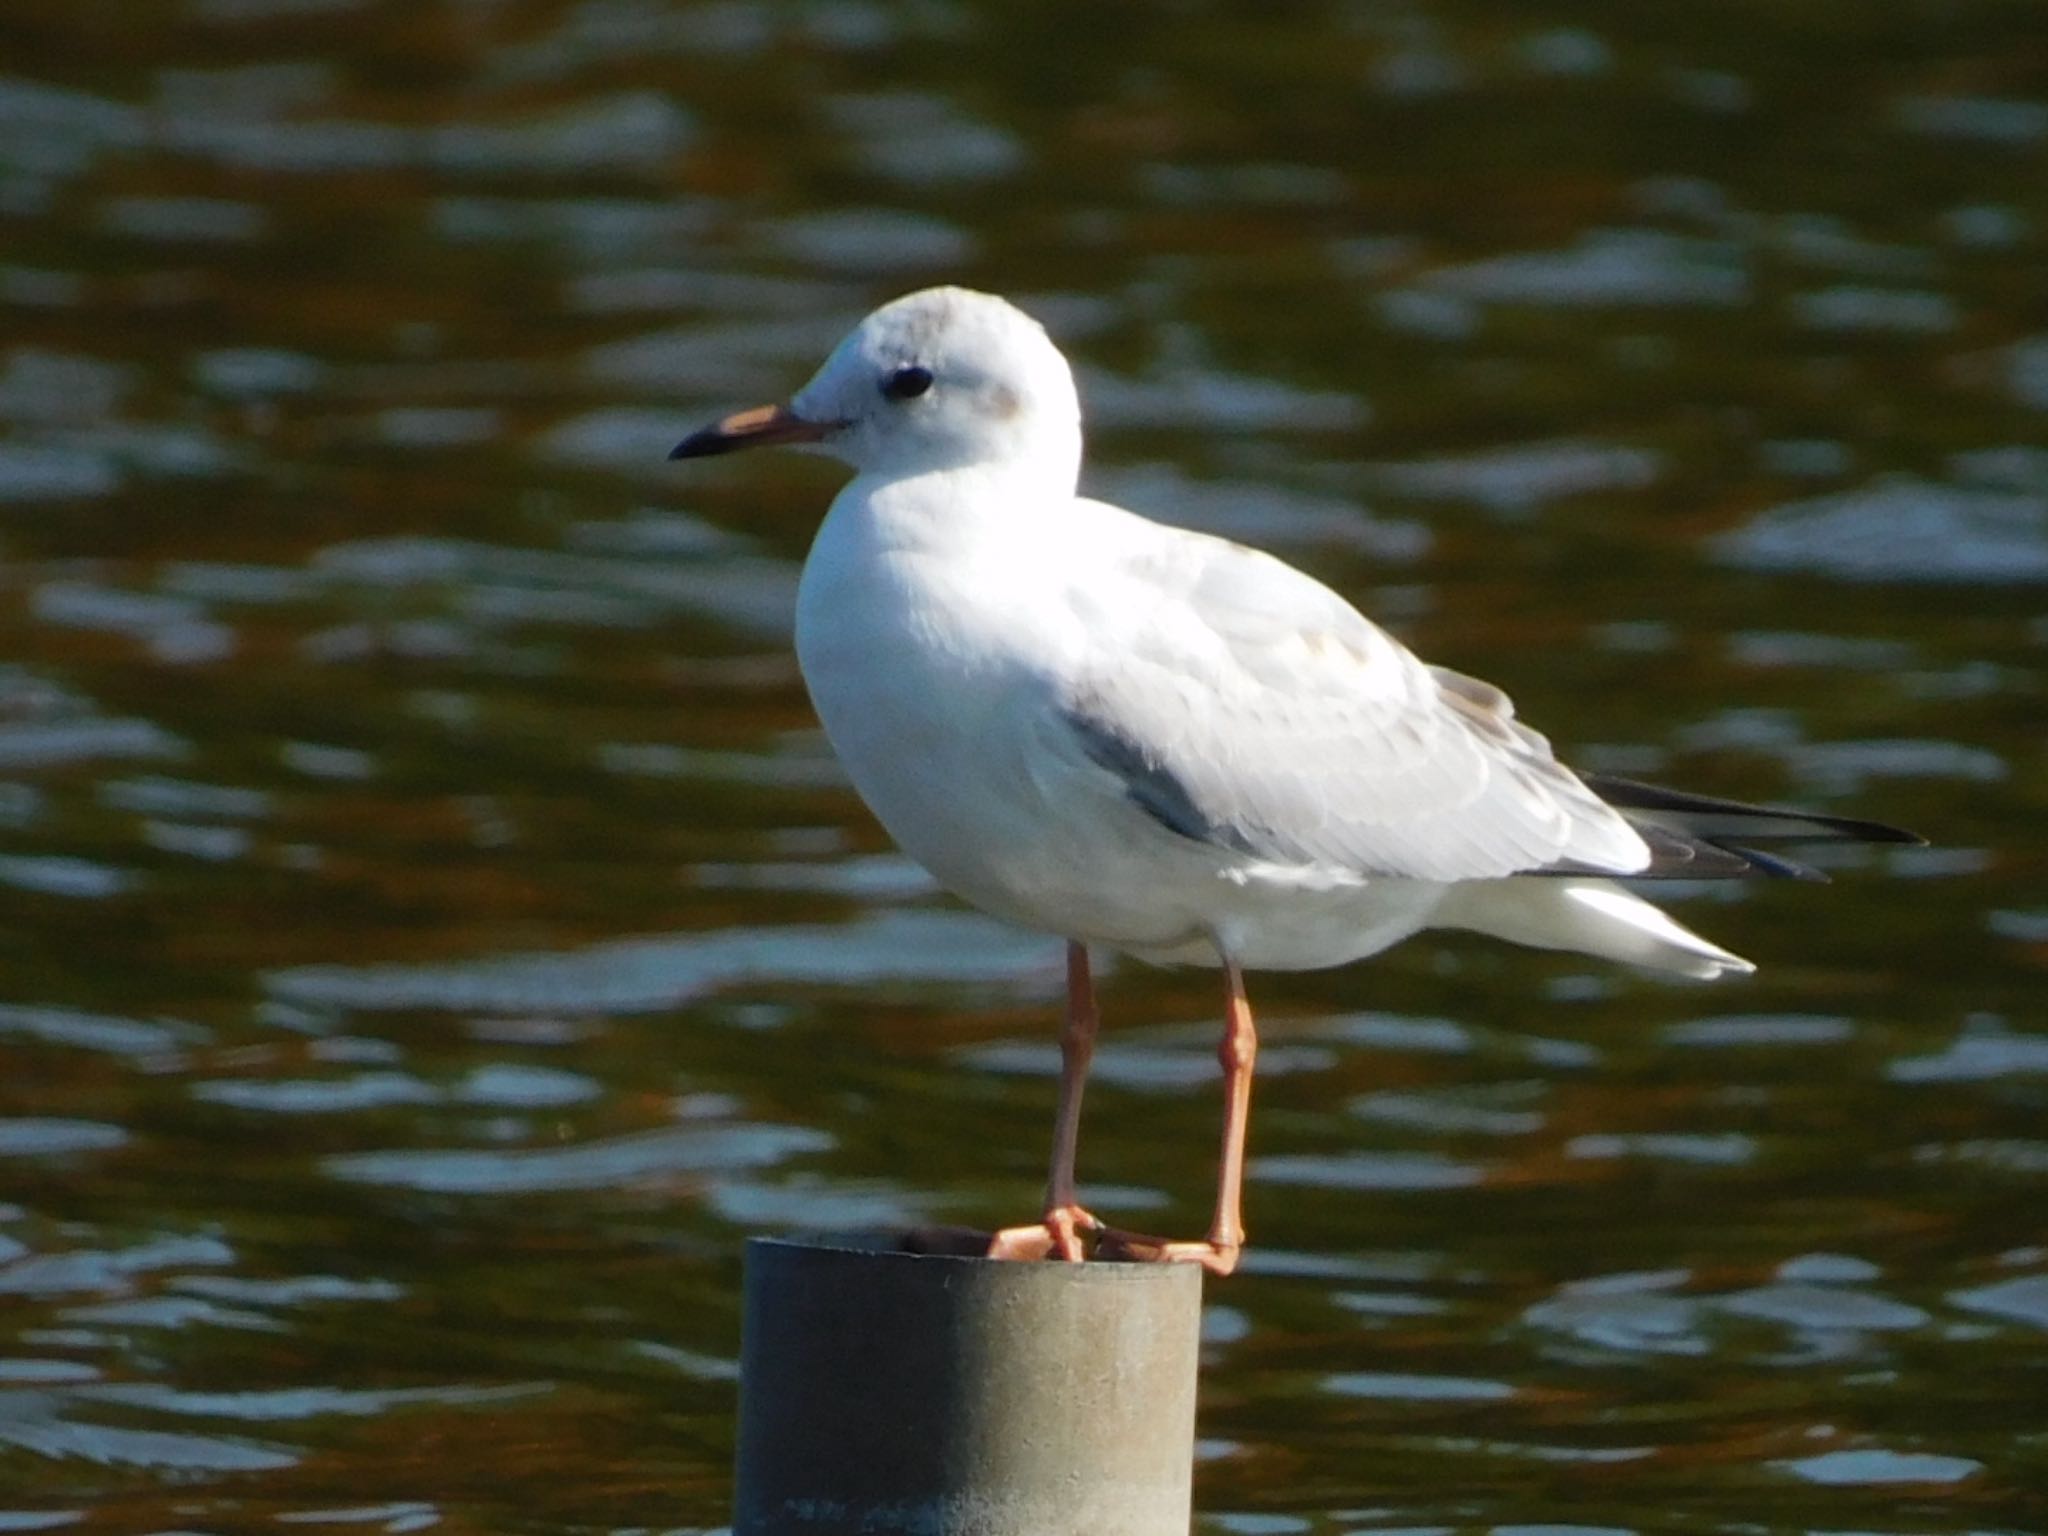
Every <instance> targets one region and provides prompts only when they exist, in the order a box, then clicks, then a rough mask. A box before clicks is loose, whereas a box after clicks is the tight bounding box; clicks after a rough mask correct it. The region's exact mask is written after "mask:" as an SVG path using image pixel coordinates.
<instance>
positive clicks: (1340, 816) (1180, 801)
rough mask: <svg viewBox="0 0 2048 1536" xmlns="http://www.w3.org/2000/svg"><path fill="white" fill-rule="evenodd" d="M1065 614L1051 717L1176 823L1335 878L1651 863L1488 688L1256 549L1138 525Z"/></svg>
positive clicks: (1119, 782)
mask: <svg viewBox="0 0 2048 1536" xmlns="http://www.w3.org/2000/svg"><path fill="white" fill-rule="evenodd" d="M1158 531H1161V532H1163V530H1158ZM1098 570H1099V568H1098ZM1076 605H1077V617H1078V619H1079V620H1080V622H1081V623H1082V624H1083V625H1085V626H1086V627H1087V629H1088V630H1089V632H1090V634H1091V635H1092V636H1094V637H1096V639H1097V641H1098V643H1097V644H1093V645H1090V646H1089V647H1087V648H1086V657H1087V658H1088V659H1084V660H1083V661H1081V662H1079V663H1078V664H1077V669H1076V671H1075V672H1074V674H1073V675H1071V676H1069V677H1068V678H1066V679H1064V682H1063V687H1062V689H1061V697H1060V701H1059V703H1060V717H1061V718H1060V726H1061V728H1062V729H1063V730H1064V731H1065V732H1066V733H1067V738H1066V739H1067V741H1068V743H1069V744H1070V746H1071V747H1072V748H1073V749H1075V750H1076V751H1077V752H1078V754H1079V755H1080V756H1082V757H1084V758H1085V759H1086V760H1087V761H1088V762H1089V763H1090V764H1092V765H1093V766H1094V767H1095V768H1096V769H1098V770H1100V771H1101V772H1104V773H1107V774H1109V775H1112V776H1113V781H1114V783H1115V785H1116V786H1117V787H1119V788H1120V790H1121V792H1122V794H1123V795H1124V796H1125V797H1126V798H1127V799H1128V800H1130V801H1131V802H1133V803H1135V804H1136V805H1137V806H1138V807H1140V808H1142V809H1143V810H1144V811H1145V812H1146V813H1147V814H1149V815H1150V816H1151V817H1152V819H1153V820H1154V821H1156V822H1159V823H1161V824H1163V825H1164V826H1165V827H1167V828H1169V829H1170V830H1171V831H1173V832H1175V833H1178V834H1180V835H1181V836H1184V837H1188V838H1194V839H1198V840H1201V841H1205V842H1208V843H1211V844H1214V845H1216V846H1218V847H1219V848H1224V849H1228V850H1231V851H1233V852H1235V853H1237V854H1239V855H1242V856H1244V857H1246V858H1248V859H1249V860H1252V861H1255V862H1258V863H1262V864H1267V865H1276V866H1282V867H1290V868H1294V869H1298V870H1303V871H1305V872H1306V871H1321V872H1325V873H1328V874H1333V875H1338V876H1343V875H1354V876H1391V877H1401V878H1407V879H1416V880H1436V881H1453V880H1477V879H1488V878H1492V877H1497V876H1502V875H1511V874H1521V873H1534V872H1562V871H1571V872H1576V873H1603V874H1629V873H1634V872H1637V871H1640V870H1643V869H1645V868H1646V867H1647V866H1648V865H1649V864H1650V863H1651V861H1652V856H1651V850H1650V849H1649V847H1648V846H1647V845H1646V844H1645V842H1644V840H1643V838H1642V837H1640V836H1639V835H1638V834H1637V832H1636V831H1635V829H1634V828H1632V827H1631V826H1630V824H1629V823H1628V822H1627V821H1625V820H1624V819H1623V818H1622V817H1621V816H1620V815H1618V814H1617V813H1616V812H1615V811H1613V810H1612V809H1610V808H1609V807H1608V806H1607V805H1606V804H1604V803H1603V802H1602V801H1601V800H1600V799H1599V798H1598V797H1597V796H1596V795H1594V794H1593V793H1592V792H1591V791H1590V790H1588V789H1587V788H1586V786H1585V785H1584V784H1583V783H1581V782H1580V781H1579V779H1578V778H1577V777H1576V776H1575V775H1574V774H1573V773H1572V772H1571V771H1570V770H1569V769H1567V768H1565V767H1564V766H1563V765H1562V764H1560V763H1558V762H1557V760H1556V759H1555V758H1554V757H1553V756H1552V755H1551V751H1550V745H1549V743H1548V742H1546V741H1545V740H1544V739H1543V737H1541V736H1540V735H1538V734H1537V733H1536V732H1535V731H1532V730H1530V729H1529V728H1528V727H1527V726H1525V725H1523V724H1521V723H1520V722H1519V721H1517V720H1516V719H1515V717H1514V708H1513V706H1512V705H1511V704H1510V703H1509V701H1508V698H1507V696H1506V695H1505V694H1503V693H1502V692H1501V691H1500V690H1499V689H1497V688H1494V687H1492V686H1490V685H1488V684H1486V683H1483V682H1479V681H1478V680H1476V679H1473V678H1468V677H1464V676H1461V675H1460V674H1458V673H1455V672H1448V671H1443V670H1441V669H1436V668H1432V667H1428V666H1425V665H1424V664H1423V663H1422V662H1421V661H1419V660H1418V659H1417V658H1416V657H1415V656H1414V655H1413V654H1412V653H1411V652H1409V651H1408V650H1407V649H1406V648H1405V647H1404V646H1402V645H1401V644H1400V643H1399V642H1398V641H1396V640H1395V639H1394V638H1393V637H1392V636H1390V635H1388V634H1387V633H1386V632H1385V631H1383V630H1381V629H1380V628H1379V627H1378V626H1376V625H1375V624H1373V623H1372V622H1371V621H1370V620H1368V619H1367V618H1365V617H1364V616H1363V615H1362V614H1360V613H1359V612H1358V611H1357V610H1356V609H1355V608H1353V607H1352V606H1351V605H1350V604H1349V603H1347V602H1345V601H1344V599H1343V598H1341V597H1339V596H1338V595H1337V594H1336V593H1334V592H1332V591H1331V590H1330V589H1329V588H1327V587H1325V586H1323V585H1322V584H1321V583H1319V582H1317V581H1315V580H1313V579H1312V578H1310V577H1308V576H1305V575H1303V574H1302V573H1301V572H1299V571H1297V570H1295V569H1293V568H1292V567H1291V566H1288V565H1286V564H1284V563H1282V562H1281V561H1279V560H1276V559H1274V558H1272V557H1271V556H1268V555H1264V554H1261V553H1259V552H1257V551H1255V550H1250V549H1246V548H1244V547H1243V546H1241V545H1237V544H1232V543H1229V542H1228V541H1226V540H1221V539H1214V538H1209V537H1207V536H1204V535H1198V534H1189V533H1182V532H1180V531H1178V530H1175V531H1173V532H1172V533H1171V536H1170V537H1165V538H1158V537H1146V538H1144V539H1142V540H1136V541H1134V543H1133V545H1132V547H1131V548H1130V549H1129V550H1128V551H1127V553H1126V554H1125V556H1124V557H1123V558H1122V559H1121V560H1119V561H1117V562H1116V563H1115V567H1114V570H1113V573H1112V574H1110V575H1109V576H1108V577H1106V578H1105V579H1100V580H1097V579H1091V580H1090V582H1089V583H1088V585H1087V587H1086V589H1085V590H1081V589H1077V597H1076Z"/></svg>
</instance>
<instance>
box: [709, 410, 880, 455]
mask: <svg viewBox="0 0 2048 1536" xmlns="http://www.w3.org/2000/svg"><path fill="white" fill-rule="evenodd" d="M838 425H839V423H838V422H836V421H806V420H804V419H803V417H801V416H799V415H797V414H796V413H795V412H794V411H792V410H791V409H790V408H789V407H788V406H786V405H757V406H755V407H754V408H753V409H752V410H750V411H735V412H733V413H732V415H730V416H726V417H722V418H721V419H719V420H717V421H714V422H713V423H712V424H711V425H710V426H708V427H706V428H704V430H703V431H701V432H692V433H691V434H690V435H689V436H688V437H686V438H684V439H683V440H682V441H681V442H680V443H677V444H676V445H675V447H674V448H673V449H671V450H670V451H669V457H670V458H672V459H702V458H708V457H709V456H710V455H712V454H714V453H731V452H733V451H734V450H735V449H739V448H758V447H763V446H767V445H771V444H774V443H815V442H816V441H817V440H818V439H819V438H821V437H823V436H825V435H826V434H827V433H828V432H830V431H831V430H832V429H833V428H834V427H836V426H838Z"/></svg>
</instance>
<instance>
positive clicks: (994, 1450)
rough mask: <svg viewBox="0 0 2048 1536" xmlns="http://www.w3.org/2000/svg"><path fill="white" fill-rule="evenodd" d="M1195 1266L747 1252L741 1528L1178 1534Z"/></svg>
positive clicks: (1185, 1505) (760, 1243) (821, 1534)
mask: <svg viewBox="0 0 2048 1536" xmlns="http://www.w3.org/2000/svg"><path fill="white" fill-rule="evenodd" d="M1201 1300H1202V1271H1201V1269H1200V1267H1199V1266H1198V1265H1192V1264H1115V1263H1103V1262H1091V1263H1086V1264H1065V1263H1059V1262H1056V1261H1052V1262H1044V1263H1005V1262H997V1261H994V1260H989V1259H981V1258H960V1257H952V1256H942V1255H936V1254H929V1253H908V1252H901V1251H893V1250H888V1249H883V1248H858V1247H840V1246H831V1245H829V1244H824V1243H818V1242H801V1243H800V1242H785V1241H780V1240H774V1239H765V1238H756V1239H753V1240H752V1241H750V1242H749V1243H748V1244H747V1261H746V1313H745V1322H744V1333H743V1335H742V1341H741V1349H740V1427H739V1455H738V1468H737V1474H736V1488H735V1509H734V1517H733V1531H734V1536H799V1533H800V1536H841V1533H845V1536H854V1533H860V1536H894V1533H899V1532H900V1533H903V1536H1069V1533H1071V1536H1187V1530H1188V1526H1189V1522H1190V1484H1191V1481H1192V1474H1193V1462H1194V1433H1195V1373H1196V1365H1197V1354H1198V1343H1199V1334H1200V1328H1201Z"/></svg>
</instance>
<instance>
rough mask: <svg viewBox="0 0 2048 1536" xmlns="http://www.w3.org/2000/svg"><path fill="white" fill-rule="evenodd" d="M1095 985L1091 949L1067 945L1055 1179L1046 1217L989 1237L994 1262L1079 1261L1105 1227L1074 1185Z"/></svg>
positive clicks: (1091, 1050)
mask: <svg viewBox="0 0 2048 1536" xmlns="http://www.w3.org/2000/svg"><path fill="white" fill-rule="evenodd" d="M1100 1022H1101V1020H1100V1017H1099V1015H1098V1014H1097V1012H1096V1009H1095V983H1094V981H1093V979H1092V978H1091V977H1090V976H1089V974H1088V946H1087V945H1085V944H1077V943H1069V944H1068V945H1067V1017H1066V1022H1065V1024H1064V1025H1063V1026H1062V1027H1061V1029H1060V1098H1059V1112H1058V1114H1057V1116H1056V1117H1055V1119H1054V1121H1053V1132H1052V1175H1051V1177H1050V1178H1049V1179H1047V1181H1046V1186H1045V1216H1044V1219H1043V1220H1041V1221H1039V1222H1037V1223H1036V1224H1034V1225H1031V1226H1024V1227H1005V1228H1003V1230H1002V1231H1000V1232H998V1233H996V1234H995V1235H994V1236H993V1237H991V1238H990V1239H989V1245H988V1256H989V1257H990V1258H992V1259H1042V1258H1046V1257H1048V1256H1049V1255H1054V1254H1056V1255H1058V1256H1059V1257H1060V1258H1062V1259H1066V1260H1068V1261H1070V1262H1073V1263H1079V1262H1080V1260H1081V1259H1082V1257H1083V1254H1082V1251H1081V1234H1082V1233H1083V1232H1095V1231H1099V1230H1100V1229H1101V1227H1102V1223H1101V1222H1099V1221H1097V1220H1096V1219H1095V1217H1094V1216H1093V1215H1091V1214H1090V1213H1089V1212H1088V1211H1086V1210H1083V1209H1082V1207H1081V1202H1080V1198H1079V1194H1078V1191H1077V1190H1076V1188H1075V1184H1074V1159H1075V1156H1076V1154H1077V1152H1078V1150H1079V1148H1080V1143H1081V1091H1082V1090H1083V1089H1084V1088H1086V1087H1087V1086H1088V1066H1089V1063H1090V1062H1092V1061H1093V1060H1094V1059H1095V1034H1096V1030H1097V1028H1098V1027H1099V1025H1100Z"/></svg>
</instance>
